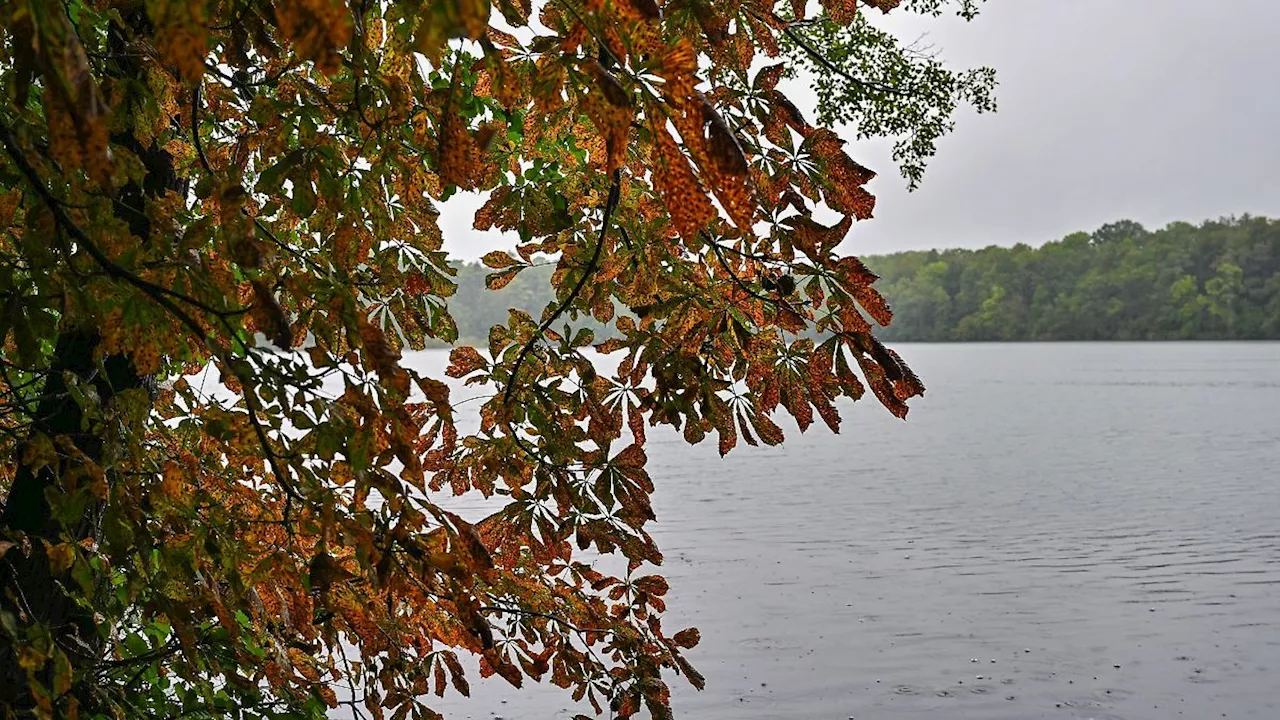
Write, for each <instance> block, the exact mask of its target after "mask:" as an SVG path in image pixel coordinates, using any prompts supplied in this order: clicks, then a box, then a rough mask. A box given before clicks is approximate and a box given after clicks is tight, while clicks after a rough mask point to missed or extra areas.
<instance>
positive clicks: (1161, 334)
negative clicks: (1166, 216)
mask: <svg viewBox="0 0 1280 720" xmlns="http://www.w3.org/2000/svg"><path fill="white" fill-rule="evenodd" d="M864 260H865V261H866V263H867V265H868V266H870V267H871V269H872V270H874V271H875V272H876V273H879V274H880V275H881V276H882V278H883V279H882V280H881V281H880V283H877V287H879V288H880V291H881V292H882V293H884V295H885V297H887V298H888V299H889V302H890V303H891V304H892V305H893V309H894V313H895V314H894V320H893V325H891V326H890V327H889V328H887V329H885V330H883V331H882V332H881V333H880V335H881V337H882V338H884V339H886V340H890V339H894V340H926V341H943V340H1193V339H1194V340H1210V339H1261V338H1280V221H1275V220H1268V219H1265V218H1256V217H1248V216H1246V217H1242V218H1239V219H1229V220H1220V221H1215V222H1206V223H1204V224H1202V225H1200V226H1195V225H1191V224H1189V223H1174V224H1172V225H1169V226H1168V227H1166V228H1164V229H1163V230H1157V231H1154V232H1152V231H1148V230H1146V229H1145V228H1143V227H1142V226H1141V225H1139V224H1138V223H1135V222H1130V221H1122V222H1117V223H1112V224H1110V225H1105V226H1103V227H1102V228H1100V229H1098V230H1097V231H1096V232H1093V233H1092V234H1085V233H1076V234H1074V235H1069V236H1067V237H1066V238H1064V239H1062V240H1060V241H1058V242H1051V243H1047V244H1045V245H1042V246H1040V247H1038V248H1033V247H1030V246H1028V245H1015V246H1014V247H1011V248H1002V247H988V248H984V249H982V250H941V251H938V250H933V251H929V252H902V253H894V254H892V255H884V256H880V257H868V258H864Z"/></svg>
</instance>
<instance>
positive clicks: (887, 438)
mask: <svg viewBox="0 0 1280 720" xmlns="http://www.w3.org/2000/svg"><path fill="white" fill-rule="evenodd" d="M897 349H898V350H899V351H900V352H901V354H902V355H903V356H904V358H905V359H906V360H907V361H908V362H909V363H910V364H911V365H912V366H913V367H914V368H915V370H916V371H917V372H918V373H919V374H920V376H921V377H922V378H923V379H924V381H925V384H926V385H927V386H928V388H929V390H928V393H927V395H926V397H925V398H924V399H923V401H916V402H915V403H914V405H913V409H912V412H911V416H910V420H909V421H907V422H905V423H904V422H901V421H898V420H896V419H894V418H892V417H891V416H889V415H888V413H887V412H885V411H884V410H883V409H882V408H881V407H880V406H878V405H877V404H875V401H874V400H873V399H867V400H865V401H863V402H860V403H858V404H857V405H851V406H846V407H844V408H842V412H843V414H844V416H845V425H844V430H843V432H842V433H841V434H840V435H832V434H831V433H830V432H828V431H827V430H826V429H825V427H822V426H821V424H820V423H819V424H818V425H815V426H814V428H813V429H812V430H810V432H809V433H808V434H806V435H803V436H802V435H800V434H799V433H797V432H795V430H794V426H793V425H784V427H788V428H790V432H789V436H788V440H787V443H786V444H785V446H783V447H781V448H774V449H756V448H741V449H738V450H735V451H734V452H733V453H731V454H730V456H729V457H728V458H726V459H724V460H721V459H720V458H719V457H718V455H717V454H716V451H715V447H714V443H710V444H708V445H707V446H706V447H697V448H690V447H688V446H686V445H685V444H684V443H683V441H681V440H679V439H678V438H676V437H675V436H673V435H670V434H657V433H654V434H652V435H651V445H650V452H649V455H650V458H651V464H650V471H651V473H652V475H653V477H654V479H655V482H656V483H657V486H658V490H657V494H656V497H655V503H654V504H655V509H656V511H657V514H658V518H659V520H658V522H657V523H655V524H654V525H653V526H652V530H653V532H654V535H655V537H656V538H657V539H658V541H659V543H660V545H661V546H662V548H663V550H664V551H665V553H666V556H667V563H666V565H665V571H666V574H667V576H668V578H669V579H670V580H671V584H672V588H673V589H672V594H671V595H670V596H669V603H670V610H669V612H668V613H667V618H666V621H665V622H664V626H665V627H667V628H668V629H669V631H674V630H676V629H679V628H681V627H684V626H686V625H696V626H698V627H699V628H700V629H701V630H702V637H703V642H702V644H701V645H700V646H699V647H698V648H696V649H695V650H693V651H690V653H689V658H690V660H691V661H692V662H693V663H694V664H695V665H696V666H697V667H698V668H699V669H700V670H701V671H702V672H703V673H704V674H705V675H706V677H707V688H706V690H705V691H703V692H697V691H694V690H693V689H692V688H690V687H688V686H687V685H685V684H684V683H683V680H682V679H680V678H674V677H673V678H670V680H671V682H672V684H673V691H674V692H673V698H674V699H673V702H674V706H675V709H676V715H677V717H685V718H699V719H700V720H721V719H723V720H728V719H729V718H735V719H736V718H783V719H789V718H797V719H798V718H806V719H807V718H835V719H836V720H844V719H845V718H851V717H852V718H857V719H858V720H873V719H882V720H910V719H915V718H929V719H930V720H936V719H938V718H975V719H976V718H982V719H984V720H1003V719H1008V720H1014V719H1017V720H1025V719H1027V718H1095V719H1096V720H1103V719H1107V720H1119V719H1124V720H1156V719H1159V720H1165V719H1166V718H1174V717H1179V716H1183V717H1187V718H1218V717H1226V718H1242V717H1257V718H1275V717H1280V689H1277V685H1276V681H1275V677H1276V676H1277V675H1278V674H1280V632H1278V630H1280V627H1278V625H1280V490H1278V489H1277V487H1276V478H1277V476H1278V473H1277V468H1280V344H1234V343H1214V344H1209V343H1203V344H1201V343H1183V344H1163V343H1161V344H1156V343H1152V344H1110V343H1096V344H1025V345H995V344H992V345H899V346H897ZM415 362H422V363H423V364H425V365H430V366H433V367H434V366H437V365H439V366H442V365H443V362H444V355H443V353H427V354H422V355H420V356H418V358H417V359H416V360H415ZM458 396H465V393H463V394H461V395H458ZM472 687H473V692H474V693H475V695H476V696H477V697H475V698H473V699H471V700H462V699H457V700H452V699H447V700H445V701H441V702H439V703H438V704H437V705H436V707H437V708H438V709H440V710H442V711H446V713H447V714H448V716H449V717H457V718H475V719H477V720H480V719H483V720H492V718H493V717H494V716H501V717H504V718H508V719H511V718H516V719H519V720H551V719H552V718H560V717H570V716H571V715H572V714H573V713H574V712H583V711H584V709H583V708H574V707H573V706H572V705H571V702H570V699H569V697H568V694H567V693H565V692H563V691H560V690H558V689H556V688H554V687H550V686H547V687H539V686H536V685H535V686H533V687H532V688H531V687H530V686H528V685H526V688H525V689H524V690H515V689H513V688H510V687H508V686H507V685H506V684H505V683H504V682H503V681H502V680H500V679H491V680H489V681H484V682H473V686H472ZM585 711H586V712H588V713H589V711H590V710H589V708H586V709H585Z"/></svg>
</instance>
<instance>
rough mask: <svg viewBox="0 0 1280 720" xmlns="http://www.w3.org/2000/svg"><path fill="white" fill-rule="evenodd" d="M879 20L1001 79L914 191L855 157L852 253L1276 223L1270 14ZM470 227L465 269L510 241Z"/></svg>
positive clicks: (1145, 10)
mask: <svg viewBox="0 0 1280 720" xmlns="http://www.w3.org/2000/svg"><path fill="white" fill-rule="evenodd" d="M895 17H896V18H897V19H896V20H895V19H894V18H895ZM885 20H886V27H891V28H892V29H894V31H895V32H899V33H900V34H901V35H902V36H903V37H904V38H906V39H908V40H910V39H915V38H916V37H918V36H919V35H920V34H921V33H924V32H927V33H928V37H927V40H928V41H929V42H930V43H931V44H933V45H935V46H936V47H937V48H938V50H939V51H940V52H941V54H942V57H943V58H944V59H945V60H947V62H948V63H949V64H951V65H952V66H953V67H972V66H978V65H990V66H992V67H994V68H995V69H996V71H997V74H998V77H999V82H1000V86H999V88H998V90H997V98H998V101H999V106H1000V109H999V112H998V113H996V114H994V115H990V114H988V115H981V116H977V115H973V114H971V113H967V112H966V113H964V114H962V115H961V116H960V117H959V123H958V126H957V128H956V131H955V132H954V133H953V134H952V135H949V136H947V137H946V138H944V139H943V140H942V141H941V143H940V145H939V151H938V156H937V157H936V158H934V160H933V161H932V162H931V163H930V166H929V169H928V171H927V172H926V174H925V178H924V183H923V185H922V187H921V188H920V189H919V190H917V191H915V192H914V193H908V192H907V191H906V190H905V181H903V180H902V178H901V176H899V175H898V173H897V170H896V168H895V167H894V166H893V164H892V161H891V160H890V158H889V148H888V145H887V144H878V145H874V146H866V147H856V146H855V147H854V148H852V153H851V154H853V155H854V157H855V159H858V160H859V161H861V162H863V164H865V165H867V166H869V167H871V168H872V169H874V170H877V171H878V172H879V173H880V177H878V178H877V179H876V180H875V181H873V183H872V185H871V189H872V191H873V192H874V193H875V194H876V195H877V196H878V198H879V202H878V205H877V208H876V218H875V219H874V220H870V221H867V222H863V223H860V224H858V225H857V226H855V227H854V230H853V232H852V234H851V235H850V237H849V240H848V241H847V242H846V244H845V246H844V249H846V250H848V251H850V252H856V253H859V254H871V253H880V252H891V251H894V250H905V249H922V248H932V247H982V246H985V245H990V244H999V245H1012V244H1014V243H1017V242H1026V243H1029V244H1033V245H1038V244H1040V243H1043V242H1045V241H1048V240H1054V239H1058V238H1061V237H1062V236H1064V235H1066V234H1068V233H1070V232H1073V231H1076V230H1086V231H1087V230H1092V229H1094V228H1096V227H1098V226H1099V225H1102V224H1104V223H1107V222H1110V221H1113V220H1118V219H1122V218H1129V219H1133V220H1137V221H1139V222H1141V223H1143V224H1145V225H1147V226H1148V227H1153V228H1154V227H1161V226H1163V225H1165V224H1167V223H1169V222H1171V221H1174V220H1187V221H1192V222H1199V221H1201V220H1205V219H1209V218H1217V217H1220V216H1223V215H1232V214H1243V213H1253V214H1257V215H1273V216H1280V36H1278V35H1277V32H1278V31H1280V3H1273V2H1270V1H1269V0H1217V1H1212V2H1211V1H1209V0H1070V1H1069V2H1064V1H1063V0H989V1H988V2H987V3H986V5H985V6H984V10H983V12H982V14H981V15H980V16H979V17H978V18H977V19H976V20H975V21H973V22H972V23H965V22H962V21H959V20H952V19H947V18H944V19H937V20H935V19H932V18H919V17H915V16H908V15H905V14H901V13H899V14H892V15H890V16H888V17H887V18H886V19H885ZM889 23H891V24H889ZM810 110H811V108H810ZM809 114H810V116H812V113H809ZM454 207H455V203H454V202H450V203H449V210H450V211H452V210H454ZM457 210H458V211H463V208H462V207H458V208H457ZM463 212H465V211H463ZM446 214H447V215H450V216H453V217H458V216H457V215H454V214H453V212H446ZM464 217H466V216H464ZM458 219H459V220H462V218H458ZM469 224H470V223H469V222H466V223H463V222H449V223H448V227H447V228H446V237H447V238H449V240H450V242H449V249H451V250H453V251H455V252H457V253H458V254H459V255H460V256H462V257H468V258H473V257H476V256H478V255H480V254H482V253H483V252H485V251H486V250H488V249H492V248H493V247H495V246H509V243H507V242H503V241H502V240H499V239H498V238H496V237H494V236H492V235H491V236H489V237H487V238H482V237H480V236H479V234H477V233H474V232H469V231H467V228H466V226H469ZM459 231H461V232H459Z"/></svg>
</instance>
